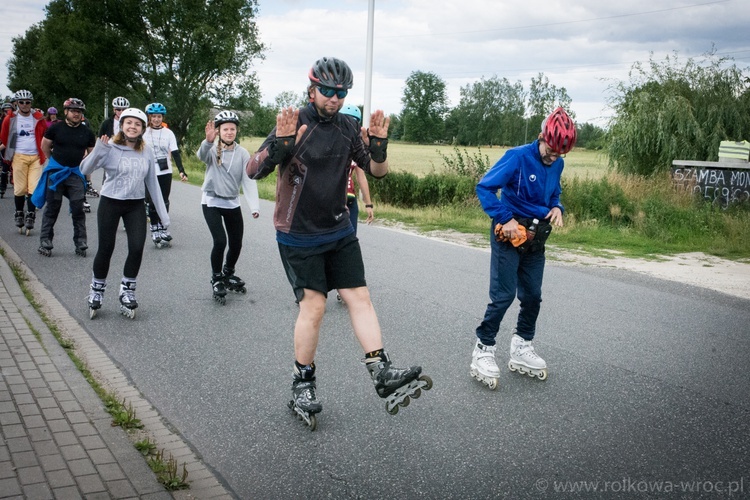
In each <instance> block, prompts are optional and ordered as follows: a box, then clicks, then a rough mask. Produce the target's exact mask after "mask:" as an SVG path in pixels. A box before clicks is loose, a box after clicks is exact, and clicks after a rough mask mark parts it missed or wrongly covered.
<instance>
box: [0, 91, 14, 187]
mask: <svg viewBox="0 0 750 500" xmlns="http://www.w3.org/2000/svg"><path fill="white" fill-rule="evenodd" d="M12 112H13V105H12V104H11V103H9V102H4V103H3V104H2V107H0V130H2V129H3V121H5V117H6V116H9V115H10V114H11V113H12ZM10 172H11V169H10V162H9V161H5V158H3V156H2V155H0V198H4V197H5V191H6V190H7V189H8V182H9V180H10Z"/></svg>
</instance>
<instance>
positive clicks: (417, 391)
mask: <svg viewBox="0 0 750 500" xmlns="http://www.w3.org/2000/svg"><path fill="white" fill-rule="evenodd" d="M421 395H422V389H420V388H419V387H417V388H416V389H414V394H412V395H411V398H412V399H419V396H421Z"/></svg>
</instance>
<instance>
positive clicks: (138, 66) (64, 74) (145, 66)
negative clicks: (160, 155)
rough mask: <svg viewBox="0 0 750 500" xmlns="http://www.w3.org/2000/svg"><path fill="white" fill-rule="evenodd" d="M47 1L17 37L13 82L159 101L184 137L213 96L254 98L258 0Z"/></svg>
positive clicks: (98, 98)
mask: <svg viewBox="0 0 750 500" xmlns="http://www.w3.org/2000/svg"><path fill="white" fill-rule="evenodd" d="M46 10H47V16H46V18H45V19H44V20H43V21H42V22H41V23H40V24H39V25H37V26H35V27H32V28H31V29H30V30H29V31H28V32H27V34H26V36H24V37H23V38H20V39H14V46H15V47H14V48H15V50H14V55H13V57H12V58H11V61H10V63H9V69H10V74H9V82H10V84H11V85H13V86H14V87H15V88H25V87H28V86H30V84H31V83H34V82H40V83H39V85H40V86H42V88H43V90H44V92H43V93H49V94H50V97H52V96H54V98H55V99H57V100H58V101H60V100H62V99H64V98H66V97H70V96H71V95H75V96H79V97H80V96H82V95H83V98H84V100H86V102H87V104H88V103H89V102H90V103H92V104H94V103H97V104H95V106H98V103H104V100H105V95H107V96H109V97H110V98H111V97H113V96H114V95H126V96H128V98H129V99H130V101H131V104H133V105H135V106H138V107H143V106H144V105H145V104H147V103H149V102H161V103H163V104H165V106H166V107H167V110H168V116H167V118H166V120H167V121H168V122H169V126H170V128H171V129H172V130H173V131H174V132H175V135H177V137H178V139H182V138H183V137H185V135H186V133H187V130H188V128H189V126H190V124H191V123H192V122H193V121H196V122H197V123H199V124H200V128H202V123H205V116H206V115H207V110H208V108H209V107H210V105H211V103H213V104H214V105H216V106H217V107H221V108H226V107H227V105H228V103H230V102H231V101H232V100H234V101H235V102H241V103H243V105H245V106H249V105H251V104H253V103H257V100H258V92H257V82H256V81H255V75H254V73H253V72H251V71H250V70H251V67H252V62H253V60H254V59H256V58H259V57H262V51H263V49H264V47H263V45H262V44H261V43H260V42H259V41H258V36H257V28H256V25H255V17H256V14H257V0H118V1H113V0H104V1H102V0H52V1H51V2H50V4H49V5H48V6H47V8H46ZM35 30H38V31H39V32H40V33H36V32H35ZM19 49H23V50H19ZM19 58H20V59H19ZM29 66H31V68H29ZM50 75H54V78H50ZM40 78H42V79H46V80H57V82H43V83H41V81H40ZM101 108H103V104H102V105H101V107H100V108H99V109H101ZM87 111H89V110H87ZM87 114H88V115H89V116H91V113H90V112H89V113H87Z"/></svg>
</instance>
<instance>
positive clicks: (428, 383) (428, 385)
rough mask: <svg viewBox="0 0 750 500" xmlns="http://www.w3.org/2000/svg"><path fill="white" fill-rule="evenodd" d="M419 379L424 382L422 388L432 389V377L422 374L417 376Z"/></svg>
mask: <svg viewBox="0 0 750 500" xmlns="http://www.w3.org/2000/svg"><path fill="white" fill-rule="evenodd" d="M419 380H420V381H422V382H424V383H425V386H424V390H425V391H429V390H430V389H432V379H431V378H430V377H428V376H427V375H422V376H421V377H419Z"/></svg>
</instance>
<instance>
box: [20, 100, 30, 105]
mask: <svg viewBox="0 0 750 500" xmlns="http://www.w3.org/2000/svg"><path fill="white" fill-rule="evenodd" d="M18 104H31V101H18Z"/></svg>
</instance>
